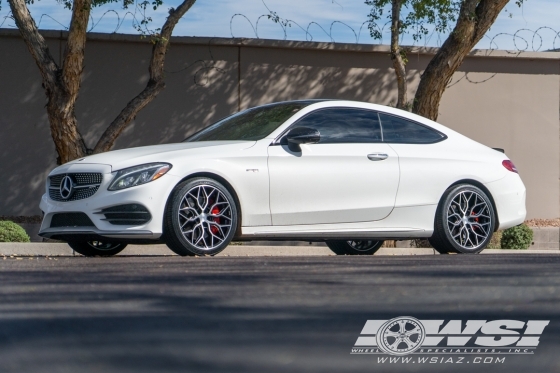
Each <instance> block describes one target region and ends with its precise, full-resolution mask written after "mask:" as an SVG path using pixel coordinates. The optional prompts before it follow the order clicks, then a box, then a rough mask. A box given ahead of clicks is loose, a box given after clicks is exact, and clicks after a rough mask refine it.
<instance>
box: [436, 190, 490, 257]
mask: <svg viewBox="0 0 560 373" xmlns="http://www.w3.org/2000/svg"><path fill="white" fill-rule="evenodd" d="M495 226H496V214H495V212H494V207H493V206H492V202H491V201H490V198H488V196H487V195H486V193H484V191H482V190H481V189H480V188H477V187H475V186H473V185H468V184H461V185H456V186H453V187H451V188H449V189H447V191H446V192H445V193H444V194H443V197H442V198H441V201H440V203H439V205H438V208H437V211H436V218H435V222H434V234H433V236H432V237H431V238H430V239H429V241H430V244H432V246H433V247H434V249H435V250H436V251H438V252H439V253H441V254H446V253H453V252H455V253H461V254H477V253H479V252H481V251H482V250H484V248H485V247H486V246H487V245H488V244H489V243H490V239H491V238H492V234H493V233H494V228H495Z"/></svg>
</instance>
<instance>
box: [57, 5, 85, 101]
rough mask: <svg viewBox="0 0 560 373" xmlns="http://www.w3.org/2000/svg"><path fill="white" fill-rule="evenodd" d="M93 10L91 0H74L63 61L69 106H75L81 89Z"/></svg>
mask: <svg viewBox="0 0 560 373" xmlns="http://www.w3.org/2000/svg"><path fill="white" fill-rule="evenodd" d="M90 12H91V0H74V1H73V3H72V20H71V21H70V31H69V32H68V40H67V42H66V49H65V51H64V61H63V63H62V83H63V85H64V89H65V91H66V94H67V95H68V97H67V103H66V105H68V106H72V107H73V106H74V103H75V102H76V99H77V98H78V92H79V91H80V84H81V81H82V72H83V69H84V57H85V49H86V32H87V25H88V22H89V14H90Z"/></svg>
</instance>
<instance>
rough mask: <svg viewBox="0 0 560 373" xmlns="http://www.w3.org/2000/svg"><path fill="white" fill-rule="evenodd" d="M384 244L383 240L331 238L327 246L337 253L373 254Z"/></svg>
mask: <svg viewBox="0 0 560 373" xmlns="http://www.w3.org/2000/svg"><path fill="white" fill-rule="evenodd" d="M381 245H383V241H371V240H370V241H368V240H350V241H345V240H329V241H327V246H328V247H329V249H331V251H332V252H333V253H335V254H336V255H373V254H375V252H376V251H377V250H379V248H380V247H381Z"/></svg>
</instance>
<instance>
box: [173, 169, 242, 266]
mask: <svg viewBox="0 0 560 373" xmlns="http://www.w3.org/2000/svg"><path fill="white" fill-rule="evenodd" d="M237 211H238V210H237V205H236V203H235V199H234V198H233V196H232V194H231V193H230V192H229V190H228V189H227V188H226V187H225V186H223V185H222V184H221V183H219V182H217V181H216V180H213V179H209V178H205V177H204V178H203V177H201V178H195V179H191V180H187V181H185V182H183V183H181V184H179V185H177V186H176V187H175V189H174V191H173V193H172V194H171V197H170V199H169V202H168V204H167V208H166V211H165V217H164V226H163V232H164V239H165V243H166V244H167V246H168V247H169V248H170V249H171V250H173V251H174V252H175V253H177V254H179V255H182V256H193V255H216V254H218V253H219V252H220V251H222V250H223V249H225V248H226V247H227V245H228V244H229V243H230V242H231V240H232V239H233V237H234V235H235V231H236V229H237V221H238V219H237V214H238V213H237Z"/></svg>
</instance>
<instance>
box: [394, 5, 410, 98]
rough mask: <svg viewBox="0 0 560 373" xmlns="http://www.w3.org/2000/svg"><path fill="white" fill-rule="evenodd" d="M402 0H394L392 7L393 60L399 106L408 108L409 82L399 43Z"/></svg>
mask: <svg viewBox="0 0 560 373" xmlns="http://www.w3.org/2000/svg"><path fill="white" fill-rule="evenodd" d="M401 7H402V0H392V9H391V60H392V61H393V68H394V69H395V75H396V77H397V88H398V99H397V108H399V109H406V104H407V97H406V93H407V92H406V91H407V83H406V67H405V62H404V60H403V57H402V52H401V47H400V45H399V35H400V18H401Z"/></svg>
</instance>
